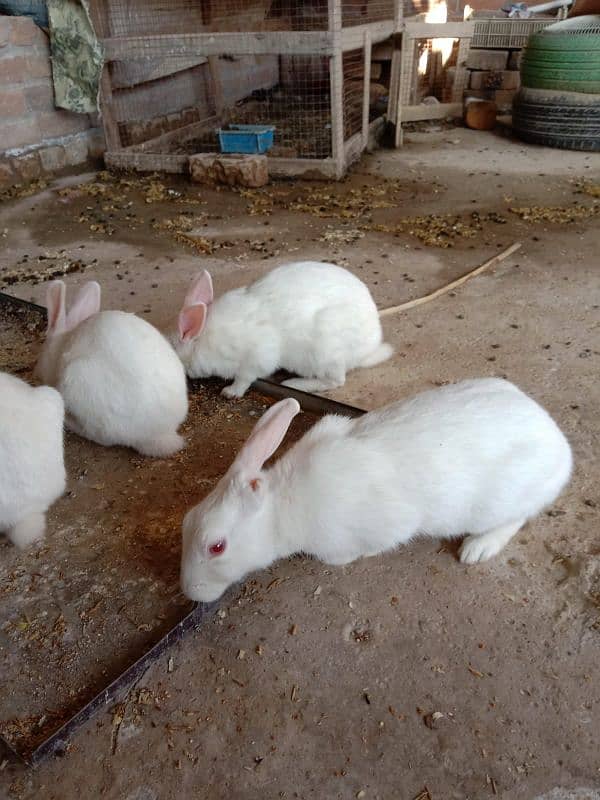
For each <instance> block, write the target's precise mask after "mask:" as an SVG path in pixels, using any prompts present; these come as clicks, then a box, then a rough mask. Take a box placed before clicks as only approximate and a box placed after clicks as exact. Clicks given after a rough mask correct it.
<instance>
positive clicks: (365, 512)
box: [181, 378, 572, 601]
mask: <svg viewBox="0 0 600 800" xmlns="http://www.w3.org/2000/svg"><path fill="white" fill-rule="evenodd" d="M299 410H300V406H299V405H298V403H297V401H296V400H293V399H291V398H288V399H286V400H281V401H280V402H279V403H276V404H275V405H274V406H272V407H271V408H270V409H269V410H268V411H267V412H266V413H265V414H264V415H263V417H262V418H261V419H260V420H259V421H258V423H257V424H256V426H255V428H254V430H253V431H252V433H251V434H250V437H249V439H248V441H247V442H246V444H245V445H244V447H243V448H242V450H241V451H240V453H239V454H238V456H237V458H236V459H235V461H234V462H233V464H232V466H231V467H230V469H229V470H228V472H227V473H226V475H225V476H224V477H223V478H222V479H221V481H220V482H219V483H218V485H217V486H216V488H215V489H214V490H213V492H212V493H211V494H210V495H208V497H206V498H205V499H204V500H203V501H202V502H201V503H200V504H199V505H197V506H196V507H195V508H193V509H191V510H190V511H189V512H188V514H187V515H186V517H185V519H184V522H183V551H182V565H181V585H182V589H183V591H184V592H185V594H186V595H187V596H188V597H190V598H191V599H193V600H200V601H211V600H214V599H216V598H217V597H219V596H220V595H221V594H222V592H224V591H225V589H226V588H227V587H228V586H229V585H230V584H231V583H233V582H235V581H237V580H239V579H241V578H242V577H243V576H244V575H246V574H247V573H248V572H250V571H252V570H256V569H261V568H263V567H266V566H268V565H269V564H271V563H272V562H273V561H275V560H277V559H279V558H284V557H286V556H289V555H291V554H293V553H298V552H303V553H308V554H310V555H313V556H315V557H317V558H319V559H321V560H322V561H324V562H326V563H328V564H346V563H348V562H350V561H353V560H354V559H356V558H359V557H361V556H372V555H376V554H377V553H381V552H382V551H384V550H388V549H390V548H392V547H395V546H396V545H398V544H401V543H404V542H407V541H409V540H410V539H411V538H412V537H414V536H415V535H416V534H418V533H420V534H424V535H427V536H432V537H439V538H452V537H457V536H460V535H461V534H464V533H467V534H469V535H467V536H466V538H465V539H464V541H463V543H462V548H461V552H460V559H461V561H463V562H464V563H467V564H471V563H474V562H476V561H484V560H486V559H488V558H491V557H492V556H493V555H495V554H496V553H498V552H499V551H500V550H501V549H502V548H503V547H504V545H505V544H506V543H507V542H508V541H509V540H510V539H511V538H512V537H513V536H514V535H515V534H516V533H517V531H518V530H519V528H520V527H521V526H522V525H523V524H524V523H525V522H526V520H528V519H529V518H530V517H533V516H534V515H535V514H537V513H538V512H539V511H540V510H541V509H543V508H544V507H545V506H546V505H548V504H549V503H551V502H552V501H553V500H554V499H555V498H556V497H557V495H558V494H559V492H560V491H561V490H562V488H563V487H564V486H565V484H566V483H567V481H568V479H569V476H570V473H571V463H572V462H571V450H570V447H569V444H568V442H567V440H566V439H565V437H564V436H563V434H562V433H561V431H560V430H559V428H558V427H557V426H556V424H555V423H554V421H553V420H552V418H551V417H550V416H549V415H548V414H547V413H546V411H544V409H543V408H541V407H540V406H539V405H538V404H537V403H535V402H534V401H533V400H532V399H531V398H529V397H528V396H527V395H525V394H523V392H521V391H520V390H519V389H517V387H516V386H513V385H512V384H511V383H508V382H507V381H504V380H501V379H497V378H482V379H480V380H470V381H464V382H462V383H457V384H454V385H450V386H444V387H442V388H440V389H434V390H432V391H427V392H424V393H423V394H419V395H416V396H415V397H413V398H412V399H409V400H406V401H401V402H397V403H392V404H391V405H389V406H387V407H385V408H382V409H379V410H377V411H372V412H370V413H368V414H365V415H364V416H363V417H359V418H358V419H349V418H346V417H338V416H326V417H324V418H323V419H321V420H320V421H319V422H318V423H317V424H316V425H315V426H314V427H313V428H312V429H311V430H310V431H309V432H308V433H307V434H306V435H305V436H304V437H303V438H302V439H301V440H300V441H299V442H297V443H296V444H295V445H294V446H293V447H292V448H291V449H290V450H289V451H288V452H287V453H286V454H285V455H284V456H283V457H282V458H281V459H279V461H277V463H276V464H275V465H274V466H273V467H271V468H270V469H268V470H263V469H262V467H263V464H264V462H265V461H266V460H267V459H268V458H269V457H270V456H271V455H272V454H273V453H274V452H275V450H276V449H277V448H278V446H279V444H280V443H281V441H282V439H283V437H284V436H285V433H286V431H287V429H288V427H289V425H290V422H291V421H292V419H293V417H294V416H295V415H296V414H297V413H298V411H299Z"/></svg>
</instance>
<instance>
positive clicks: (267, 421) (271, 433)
mask: <svg viewBox="0 0 600 800" xmlns="http://www.w3.org/2000/svg"><path fill="white" fill-rule="evenodd" d="M299 411H300V403H298V401H297V400H294V399H293V398H292V397H288V398H286V399H285V400H280V401H279V402H278V403H275V405H273V406H271V408H270V409H269V410H268V411H266V412H265V413H264V414H263V415H262V417H261V418H260V419H259V421H258V422H257V423H256V425H255V426H254V430H253V431H252V433H251V434H250V436H249V437H248V440H247V441H246V444H245V445H244V446H243V448H242V450H241V451H240V453H239V454H238V457H237V458H236V459H235V461H234V464H233V466H234V468H235V471H236V472H237V471H242V472H244V473H250V474H253V475H255V474H256V473H257V472H258V471H259V470H260V469H261V468H262V465H263V464H264V463H265V461H266V460H267V459H268V458H270V457H271V456H272V455H273V453H274V452H275V451H276V450H277V448H278V447H279V445H280V444H281V442H282V441H283V437H284V436H285V434H286V433H287V431H288V428H289V427H290V424H291V422H292V420H293V419H294V417H295V416H296V414H297V413H298V412H299ZM251 483H252V481H251ZM252 488H255V487H254V486H253V487H252Z"/></svg>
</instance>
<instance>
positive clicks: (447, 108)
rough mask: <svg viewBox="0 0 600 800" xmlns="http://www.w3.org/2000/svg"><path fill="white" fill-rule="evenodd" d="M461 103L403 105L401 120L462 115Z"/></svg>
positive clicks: (409, 120)
mask: <svg viewBox="0 0 600 800" xmlns="http://www.w3.org/2000/svg"><path fill="white" fill-rule="evenodd" d="M462 109H463V104H462V102H461V103H436V104H435V105H427V104H423V103H422V104H420V105H418V106H403V108H402V122H418V121H420V120H424V119H444V118H445V117H451V116H457V117H460V116H462Z"/></svg>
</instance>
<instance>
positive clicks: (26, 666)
mask: <svg viewBox="0 0 600 800" xmlns="http://www.w3.org/2000/svg"><path fill="white" fill-rule="evenodd" d="M45 318H46V312H45V309H44V308H42V307H40V306H37V305H34V304H31V303H28V302H26V301H23V300H19V299H16V298H13V297H11V296H9V295H6V294H3V293H1V292H0V340H1V341H2V348H1V349H0V370H2V371H6V372H11V373H13V374H16V375H19V376H20V377H22V378H23V379H24V380H30V378H31V371H32V366H33V359H34V354H35V350H36V344H37V342H38V341H39V338H40V336H41V335H42V333H43V329H44V327H45ZM221 386H222V384H221V383H220V382H217V381H208V382H198V381H196V382H192V383H191V384H190V415H189V417H188V420H187V421H186V424H185V427H184V435H185V436H186V439H187V442H188V444H187V447H186V448H185V450H183V451H182V453H180V454H177V456H175V457H173V458H171V459H167V460H153V459H145V458H142V457H141V456H139V455H138V454H137V453H134V452H133V451H131V450H127V449H125V448H104V447H100V446H99V445H96V444H94V443H93V442H88V441H86V440H84V439H80V438H79V437H77V436H75V435H73V434H70V433H67V435H66V440H65V442H66V444H65V457H66V464H67V472H68V475H69V479H68V491H67V492H66V494H65V495H64V496H63V497H62V498H60V499H59V500H58V501H57V503H56V504H55V505H54V506H53V507H52V508H51V509H50V512H49V514H48V534H47V536H46V539H45V540H44V542H43V544H42V545H41V546H40V547H37V548H31V549H30V550H28V551H23V552H20V551H17V550H16V549H15V548H13V547H12V546H10V545H8V544H5V545H2V546H0V620H1V622H0V673H1V674H2V676H3V692H2V694H1V696H0V742H1V743H2V744H3V745H4V746H5V748H6V750H7V751H8V752H9V753H12V754H13V755H15V756H16V757H18V758H20V759H22V760H23V761H25V762H26V763H27V764H29V765H35V764H37V763H38V762H40V761H41V760H42V759H43V758H44V757H45V756H47V755H49V754H52V753H55V754H58V753H60V752H61V751H62V752H64V751H65V749H66V747H67V744H68V740H69V738H70V737H71V736H72V735H73V734H74V733H75V731H76V730H77V729H78V728H79V727H80V726H81V725H83V724H84V723H85V722H87V721H88V720H89V719H90V718H91V717H92V716H93V715H94V714H95V713H96V712H97V711H98V710H100V709H101V708H103V707H106V706H107V705H109V704H111V703H113V702H115V700H116V699H117V698H118V696H119V695H121V693H123V692H124V691H126V690H127V689H128V688H129V687H130V686H131V685H132V684H133V683H134V682H135V681H136V680H137V679H139V678H140V676H141V675H142V674H143V672H144V671H145V670H146V669H147V668H148V667H149V666H150V664H152V663H153V662H154V661H155V660H156V659H157V658H158V657H159V656H160V655H161V654H163V653H164V652H165V651H166V650H168V649H169V648H170V647H171V646H172V645H173V644H174V643H175V642H177V641H179V640H180V639H181V638H182V637H183V636H184V635H185V634H186V633H187V632H188V631H189V630H191V629H197V628H199V627H200V626H201V625H202V623H203V622H204V621H205V620H206V619H207V618H208V617H209V616H210V614H211V613H212V612H213V611H214V610H215V608H216V605H217V604H210V605H203V604H193V603H190V602H189V601H188V600H186V599H185V598H184V597H183V596H182V595H181V593H180V591H179V586H178V572H179V548H180V543H179V540H180V534H179V531H180V524H181V518H182V516H183V513H184V512H185V510H186V509H187V508H189V506H191V505H192V504H193V503H194V502H197V500H198V499H199V498H200V497H201V496H202V495H203V494H206V493H207V492H208V491H210V489H211V488H212V486H213V485H214V484H215V483H216V481H217V480H218V478H219V477H220V475H222V474H223V472H224V471H225V469H226V468H227V466H228V465H229V463H230V462H231V460H232V459H233V456H234V454H235V453H236V452H237V450H238V449H239V447H240V446H241V444H242V442H243V441H245V439H246V437H247V435H248V433H249V431H250V430H251V429H252V427H253V425H254V423H255V422H256V418H257V417H258V416H260V414H262V412H263V410H264V408H265V407H266V406H267V405H268V404H269V402H271V400H272V398H278V399H279V398H282V397H295V398H296V399H297V400H298V401H299V402H300V405H301V406H302V409H303V411H304V412H305V413H303V414H301V415H299V416H298V417H297V418H296V419H295V420H294V423H293V425H292V428H291V429H290V434H289V436H288V437H287V440H286V446H289V445H290V444H292V443H293V442H294V441H295V440H297V439H298V438H299V437H300V436H301V435H302V434H303V433H304V432H305V431H306V430H307V429H308V428H309V427H310V426H311V425H312V424H314V422H315V421H316V419H318V417H319V416H321V415H322V414H324V413H338V414H343V415H346V416H358V415H360V414H361V413H364V412H362V411H361V410H360V409H357V408H354V407H352V406H348V405H345V404H343V403H336V402H334V401H331V400H326V399H324V398H321V397H318V396H316V395H310V394H305V393H303V392H298V391H295V390H292V389H288V388H287V387H283V386H281V385H279V384H278V383H274V382H271V381H264V380H261V381H257V382H256V383H255V385H254V386H253V389H252V391H251V392H249V393H248V396H247V397H244V398H243V399H242V400H240V401H238V402H236V403H231V402H230V401H227V400H225V399H223V398H221V396H220V394H219V390H220V388H221ZM207 443H208V444H209V446H207Z"/></svg>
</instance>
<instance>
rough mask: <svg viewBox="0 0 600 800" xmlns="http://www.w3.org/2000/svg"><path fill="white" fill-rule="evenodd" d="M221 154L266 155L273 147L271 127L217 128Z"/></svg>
mask: <svg viewBox="0 0 600 800" xmlns="http://www.w3.org/2000/svg"><path fill="white" fill-rule="evenodd" d="M217 133H218V135H219V144H220V145H221V152H222V153H266V152H267V151H268V150H270V149H271V147H273V137H274V134H275V127H274V126H273V125H230V126H229V127H228V128H227V129H224V128H219V130H218V131H217Z"/></svg>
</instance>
